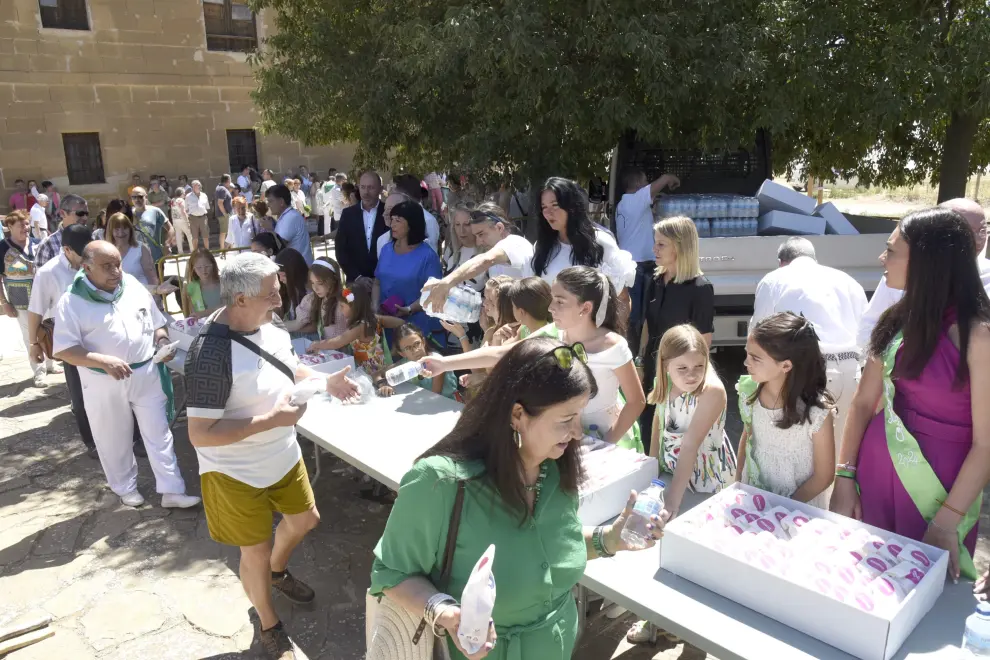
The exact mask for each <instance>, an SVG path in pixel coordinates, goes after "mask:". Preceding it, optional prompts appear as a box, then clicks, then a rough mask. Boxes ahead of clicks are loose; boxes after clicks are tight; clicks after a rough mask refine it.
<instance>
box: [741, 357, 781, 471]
mask: <svg viewBox="0 0 990 660" xmlns="http://www.w3.org/2000/svg"><path fill="white" fill-rule="evenodd" d="M759 387H760V384H759V383H757V382H756V381H755V380H753V378H752V376H740V377H739V382H737V383H736V392H738V393H739V416H740V417H741V418H742V422H743V434H745V436H746V466H745V468H744V469H745V470H746V483H748V484H749V485H751V486H755V487H756V488H761V489H763V490H773V489H772V488H769V487H768V484H765V483H763V480H762V478H761V477H760V465H759V463H757V462H756V457H755V456H753V404H752V403H750V399H752V398H753V397H754V396H755V395H756V391H757V390H758V389H759Z"/></svg>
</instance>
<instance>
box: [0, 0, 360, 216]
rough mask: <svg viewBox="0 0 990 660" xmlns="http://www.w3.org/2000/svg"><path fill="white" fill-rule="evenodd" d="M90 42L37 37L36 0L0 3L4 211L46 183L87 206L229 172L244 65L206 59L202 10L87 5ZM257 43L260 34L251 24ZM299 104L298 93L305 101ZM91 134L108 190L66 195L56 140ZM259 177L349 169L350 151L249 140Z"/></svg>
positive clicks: (165, 0)
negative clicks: (153, 178) (24, 184)
mask: <svg viewBox="0 0 990 660" xmlns="http://www.w3.org/2000/svg"><path fill="white" fill-rule="evenodd" d="M87 5H88V11H89V19H90V20H89V24H90V30H89V31H78V30H64V29H49V28H43V27H42V25H41V14H40V10H39V3H38V0H0V209H5V208H6V205H7V200H8V197H9V195H10V193H11V192H12V190H13V187H14V180H15V179H17V178H22V179H25V180H27V179H36V180H38V181H39V183H40V181H41V180H43V179H50V180H52V181H54V182H55V183H56V185H58V186H59V190H60V191H62V192H63V194H64V193H65V192H66V191H69V190H71V191H72V192H75V193H78V194H82V195H84V196H86V197H87V198H91V199H92V200H93V201H94V202H96V201H98V200H100V201H101V200H105V199H109V198H110V197H114V196H118V195H120V194H121V192H122V191H123V190H124V189H125V188H126V186H127V184H128V183H129V182H130V178H131V175H132V174H134V173H139V174H141V176H142V179H144V180H147V177H148V176H149V175H151V174H164V175H166V176H168V178H169V180H170V181H171V182H173V183H174V182H175V180H176V178H177V176H178V175H179V174H187V175H188V176H189V178H190V179H193V178H199V179H201V180H202V181H203V187H204V189H205V190H206V191H207V192H208V193H212V190H213V188H214V187H215V186H216V183H217V181H218V179H219V176H220V175H221V174H223V173H225V172H230V170H231V168H232V166H233V167H236V166H238V165H239V163H235V164H231V163H229V162H228V152H227V135H226V131H227V130H228V129H250V128H253V126H254V124H255V122H256V121H257V114H256V112H255V110H254V107H253V104H252V101H251V97H250V93H251V90H252V88H253V85H254V81H253V78H252V76H251V68H250V66H249V65H248V63H247V56H246V55H244V54H241V53H232V52H217V51H210V50H207V47H206V32H205V25H204V20H203V5H202V1H201V0H87ZM257 22H258V32H259V37H260V36H263V35H264V33H265V30H266V25H265V20H264V16H263V15H262V16H260V17H258V21H257ZM301 93H305V89H303V90H301ZM69 132H98V133H99V134H100V145H101V148H102V156H103V166H104V172H105V175H106V183H105V184H99V185H86V186H70V185H69V181H68V177H67V169H66V162H65V153H64V149H63V145H62V133H69ZM257 142H258V160H259V164H260V166H261V167H263V168H264V167H270V168H272V169H273V170H275V171H276V172H280V173H282V172H285V171H287V170H289V169H292V170H295V169H296V168H298V167H299V166H300V165H306V166H308V167H309V168H310V169H311V170H313V169H317V170H326V169H327V168H329V167H336V168H338V169H341V170H346V169H347V168H349V167H350V164H351V159H352V156H353V153H354V148H353V146H351V145H340V146H335V147H315V148H306V147H304V146H302V145H301V144H299V143H298V142H295V141H290V140H286V139H283V138H280V137H268V136H263V135H261V133H260V132H258V133H257Z"/></svg>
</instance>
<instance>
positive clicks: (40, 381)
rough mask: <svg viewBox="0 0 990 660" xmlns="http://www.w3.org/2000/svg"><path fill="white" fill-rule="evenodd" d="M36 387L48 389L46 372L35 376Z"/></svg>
mask: <svg viewBox="0 0 990 660" xmlns="http://www.w3.org/2000/svg"><path fill="white" fill-rule="evenodd" d="M34 386H35V387H40V388H42V389H44V388H46V387H48V383H46V382H45V374H44V372H42V373H40V374H36V375H35V377H34Z"/></svg>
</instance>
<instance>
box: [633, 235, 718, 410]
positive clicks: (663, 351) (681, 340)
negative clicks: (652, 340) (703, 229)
mask: <svg viewBox="0 0 990 660" xmlns="http://www.w3.org/2000/svg"><path fill="white" fill-rule="evenodd" d="M664 235H665V236H666V234H664ZM692 352H696V353H701V354H702V355H703V356H705V378H704V379H702V381H701V383H700V384H699V385H698V388H697V389H696V390H695V391H694V392H692V394H701V391H702V390H704V389H705V385H707V384H708V374H709V372H710V371H711V368H712V363H711V359H710V358H709V355H708V342H706V341H705V338H704V337H702V336H701V333H700V332H699V331H698V329H697V328H696V327H694V326H693V325H691V324H690V323H685V324H683V325H675V326H674V327H673V328H671V329H670V330H668V331H667V332H665V333H663V337H662V338H661V339H660V348H659V349H657V372H656V373H657V381H656V384H655V385H654V387H653V391H652V392H650V395H649V396H648V397H647V399H646V400H647V402H648V403H650V404H652V405H657V404H658V403H661V402H664V401H666V400H667V394H668V393H669V389H668V387H667V365H668V364H669V363H670V361H671V360H676V359H677V358H679V357H681V356H682V355H685V354H687V353H692Z"/></svg>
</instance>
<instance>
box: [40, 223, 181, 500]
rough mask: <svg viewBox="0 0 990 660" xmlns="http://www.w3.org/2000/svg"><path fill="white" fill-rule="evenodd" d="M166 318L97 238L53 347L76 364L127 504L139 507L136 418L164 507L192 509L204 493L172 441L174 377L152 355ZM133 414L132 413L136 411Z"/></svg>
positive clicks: (59, 315) (113, 483)
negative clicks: (193, 485)
mask: <svg viewBox="0 0 990 660" xmlns="http://www.w3.org/2000/svg"><path fill="white" fill-rule="evenodd" d="M166 325H167V320H166V319H165V317H164V316H163V315H162V313H161V312H160V311H159V310H158V306H157V305H156V304H155V301H154V299H152V297H151V294H150V293H148V290H147V289H146V288H144V287H143V286H142V285H141V283H140V282H138V281H137V280H136V279H135V278H134V277H133V276H131V275H128V274H126V273H124V272H123V271H122V270H121V268H120V253H119V252H118V251H117V248H116V247H114V246H113V244H111V243H107V242H105V241H94V242H92V243H90V244H89V245H87V246H86V248H85V249H84V250H83V261H82V269H81V270H80V271H79V272H78V273H77V274H76V276H75V278H74V279H73V281H72V285H71V286H70V287H69V291H68V292H67V293H65V294H64V295H63V296H62V298H61V299H60V300H59V302H58V305H57V307H56V312H55V337H54V341H53V350H54V352H55V357H56V358H57V359H59V360H63V361H65V362H68V363H69V364H72V365H75V366H77V367H79V377H80V381H81V383H82V389H83V402H84V404H85V407H86V416H87V417H88V418H89V424H90V428H91V429H92V431H93V439H94V440H95V442H96V447H97V450H98V451H99V457H100V463H101V464H102V465H103V472H104V473H105V474H106V477H107V482H108V483H109V485H110V489H111V490H113V492H114V493H116V494H117V495H118V496H119V497H120V499H121V501H122V502H123V503H124V504H125V505H127V506H134V507H137V506H141V505H142V504H144V498H143V497H142V496H141V493H139V492H138V490H137V472H138V470H137V462H136V461H135V459H134V450H133V437H134V429H133V424H134V419H136V420H137V424H138V427H139V428H140V430H141V437H142V438H144V442H145V448H146V449H147V452H148V461H149V462H150V463H151V469H152V470H153V471H154V473H155V480H156V483H157V490H158V492H159V493H162V506H163V507H166V508H169V507H178V508H187V507H191V506H195V505H196V504H199V501H200V500H199V498H198V497H194V496H192V495H186V494H185V492H186V485H185V482H184V481H183V480H182V475H181V474H180V473H179V464H178V462H177V461H176V458H175V449H174V448H173V446H172V431H171V430H169V418H170V417H174V408H173V406H172V396H171V394H172V380H171V376H169V374H168V371H167V369H166V368H165V365H164V363H163V362H167V361H168V360H171V359H172V357H174V355H175V350H174V349H173V350H172V351H171V352H170V353H168V354H167V355H165V356H164V361H163V362H162V363H156V362H155V361H154V360H153V358H154V357H155V354H156V353H157V352H159V351H160V350H161V349H162V348H164V347H165V346H167V345H168V343H169V341H168V331H167V330H166ZM131 412H133V415H134V416H133V418H132V416H131V414H130V413H131Z"/></svg>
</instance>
